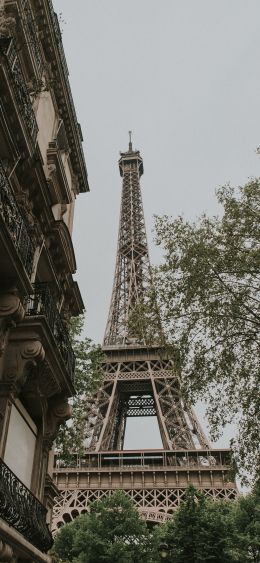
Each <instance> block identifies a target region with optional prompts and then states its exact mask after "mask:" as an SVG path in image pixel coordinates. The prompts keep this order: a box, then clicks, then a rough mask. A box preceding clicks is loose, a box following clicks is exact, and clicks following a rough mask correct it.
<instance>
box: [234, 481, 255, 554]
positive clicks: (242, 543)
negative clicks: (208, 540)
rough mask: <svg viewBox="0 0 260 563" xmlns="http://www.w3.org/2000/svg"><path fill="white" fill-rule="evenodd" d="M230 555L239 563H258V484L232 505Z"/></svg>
mask: <svg viewBox="0 0 260 563" xmlns="http://www.w3.org/2000/svg"><path fill="white" fill-rule="evenodd" d="M232 508H233V512H232V525H233V541H232V549H231V551H232V554H233V558H234V561H237V562H240V563H251V562H252V563H260V483H259V482H258V483H257V484H256V485H255V488H254V490H253V492H252V494H248V495H246V496H243V497H240V498H239V499H238V500H237V502H235V503H233V506H232Z"/></svg>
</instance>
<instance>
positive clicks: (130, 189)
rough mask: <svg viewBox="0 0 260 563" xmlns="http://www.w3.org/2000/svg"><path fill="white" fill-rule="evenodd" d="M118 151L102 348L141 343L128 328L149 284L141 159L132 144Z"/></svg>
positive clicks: (149, 271)
mask: <svg viewBox="0 0 260 563" xmlns="http://www.w3.org/2000/svg"><path fill="white" fill-rule="evenodd" d="M131 133H132V132H131V131H130V132H129V149H128V151H127V152H121V153H120V159H119V171H120V175H121V176H122V178H123V182H122V197H121V211H120V220H119V233H118V245H117V257H116V267H115V275H114V284H113V290H112V297H111V303H110V309H109V315H108V321H107V326H106V330H105V336H104V347H107V346H108V347H110V346H113V347H114V346H116V347H118V346H126V347H128V346H133V345H134V346H144V345H145V341H144V340H142V341H140V339H138V338H137V337H136V335H135V334H133V333H132V332H131V330H130V328H129V318H130V315H131V312H132V310H133V309H134V308H135V307H136V306H137V305H139V304H141V303H143V302H144V301H145V298H146V296H147V290H148V288H149V286H150V284H151V267H150V260H149V253H148V245H147V237H146V229H145V222H144V212H143V204H142V196H141V188H140V177H141V176H142V174H143V159H142V157H141V156H140V152H139V151H134V150H133V147H132V137H131Z"/></svg>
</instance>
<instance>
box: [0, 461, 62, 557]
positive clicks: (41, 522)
mask: <svg viewBox="0 0 260 563" xmlns="http://www.w3.org/2000/svg"><path fill="white" fill-rule="evenodd" d="M46 513H47V510H46V508H45V507H44V506H43V505H42V504H41V503H40V501H39V500H38V499H37V498H36V497H35V496H34V495H33V494H32V493H31V491H30V490H29V489H27V487H26V486H25V485H24V484H23V483H22V482H21V481H20V479H18V477H16V475H15V474H14V473H13V472H12V471H11V469H9V467H8V466H7V465H6V464H5V463H4V461H3V460H2V459H0V517H1V518H3V520H5V522H7V524H9V525H10V526H12V527H13V528H15V530H17V531H18V532H20V533H21V534H22V535H23V536H24V537H25V538H26V539H27V540H28V541H29V542H30V543H32V544H33V545H34V546H35V547H37V548H38V549H40V550H41V551H43V552H46V551H48V550H49V549H50V548H51V546H52V544H53V539H52V536H51V533H50V530H49V528H48V526H47V523H46Z"/></svg>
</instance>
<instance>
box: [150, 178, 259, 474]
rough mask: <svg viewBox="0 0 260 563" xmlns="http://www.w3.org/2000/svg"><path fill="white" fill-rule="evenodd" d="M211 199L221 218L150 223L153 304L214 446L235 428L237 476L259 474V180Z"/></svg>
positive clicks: (226, 189)
mask: <svg viewBox="0 0 260 563" xmlns="http://www.w3.org/2000/svg"><path fill="white" fill-rule="evenodd" d="M217 197H218V201H219V204H220V205H222V207H223V214H222V216H221V217H213V218H209V217H208V216H207V215H205V214H204V215H202V216H201V217H200V218H199V219H198V220H197V221H196V222H188V221H185V220H184V219H183V218H182V217H179V218H177V219H171V218H170V217H167V216H163V217H157V218H156V223H155V229H156V243H157V245H159V246H161V247H162V249H163V252H164V256H163V259H162V263H161V264H160V265H159V266H158V267H156V268H155V269H154V279H155V288H156V296H157V302H158V307H159V310H160V314H161V319H162V325H163V328H164V333H165V336H166V340H167V342H168V344H169V353H171V354H172V357H173V358H174V361H175V369H176V370H177V372H178V374H179V376H180V380H181V385H182V390H183V392H184V393H186V396H187V397H188V398H189V399H190V400H191V401H192V402H195V401H197V400H199V399H201V398H202V397H203V398H204V399H205V400H206V401H207V404H208V405H209V406H208V410H207V415H208V418H209V422H210V425H211V433H212V438H213V439H215V438H217V437H218V436H219V435H220V433H221V429H222V428H223V426H225V425H226V424H227V423H229V422H232V421H235V422H236V424H237V425H238V436H237V438H236V440H235V441H234V443H233V449H234V452H235V459H236V460H237V461H238V463H239V465H240V469H241V468H244V469H245V470H247V471H248V470H249V471H252V470H254V471H255V472H257V470H259V430H260V418H259V407H260V395H259V379H260V378H259V373H260V370H259V366H260V362H259V351H260V331H259V329H260V295H259V290H260V271H259V267H260V247H259V243H260V229H259V221H260V180H257V179H256V180H252V181H250V182H249V183H248V184H246V185H245V186H244V187H241V188H239V189H238V190H234V189H233V188H231V187H229V186H225V187H223V188H221V189H220V190H219V191H218V192H217ZM149 309H150V311H151V310H153V309H154V304H153V303H152V302H150V304H149ZM144 317H145V315H144ZM147 318H148V319H149V321H150V322H151V319H152V315H151V314H149V310H148V312H147ZM148 332H150V333H151V326H149V327H148Z"/></svg>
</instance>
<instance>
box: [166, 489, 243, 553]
mask: <svg viewBox="0 0 260 563" xmlns="http://www.w3.org/2000/svg"><path fill="white" fill-rule="evenodd" d="M231 505H232V503H231V502H221V501H219V502H214V501H212V500H208V499H206V498H205V496H204V495H203V494H202V493H200V492H199V491H197V490H196V489H195V488H194V487H192V486H191V487H190V488H189V489H188V490H187V494H186V498H185V501H184V502H183V503H182V504H181V506H180V508H179V509H178V510H177V511H176V513H175V514H174V515H173V518H172V520H171V521H170V522H169V523H168V524H167V525H166V526H165V529H164V541H165V542H166V543H167V545H168V546H169V549H170V552H169V556H168V561H171V562H172V563H214V562H215V563H229V562H230V563H231V561H233V558H232V555H231V554H230V549H229V548H230V535H231V529H232V528H231V522H230V518H229V515H230V511H231V510H232V508H231Z"/></svg>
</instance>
